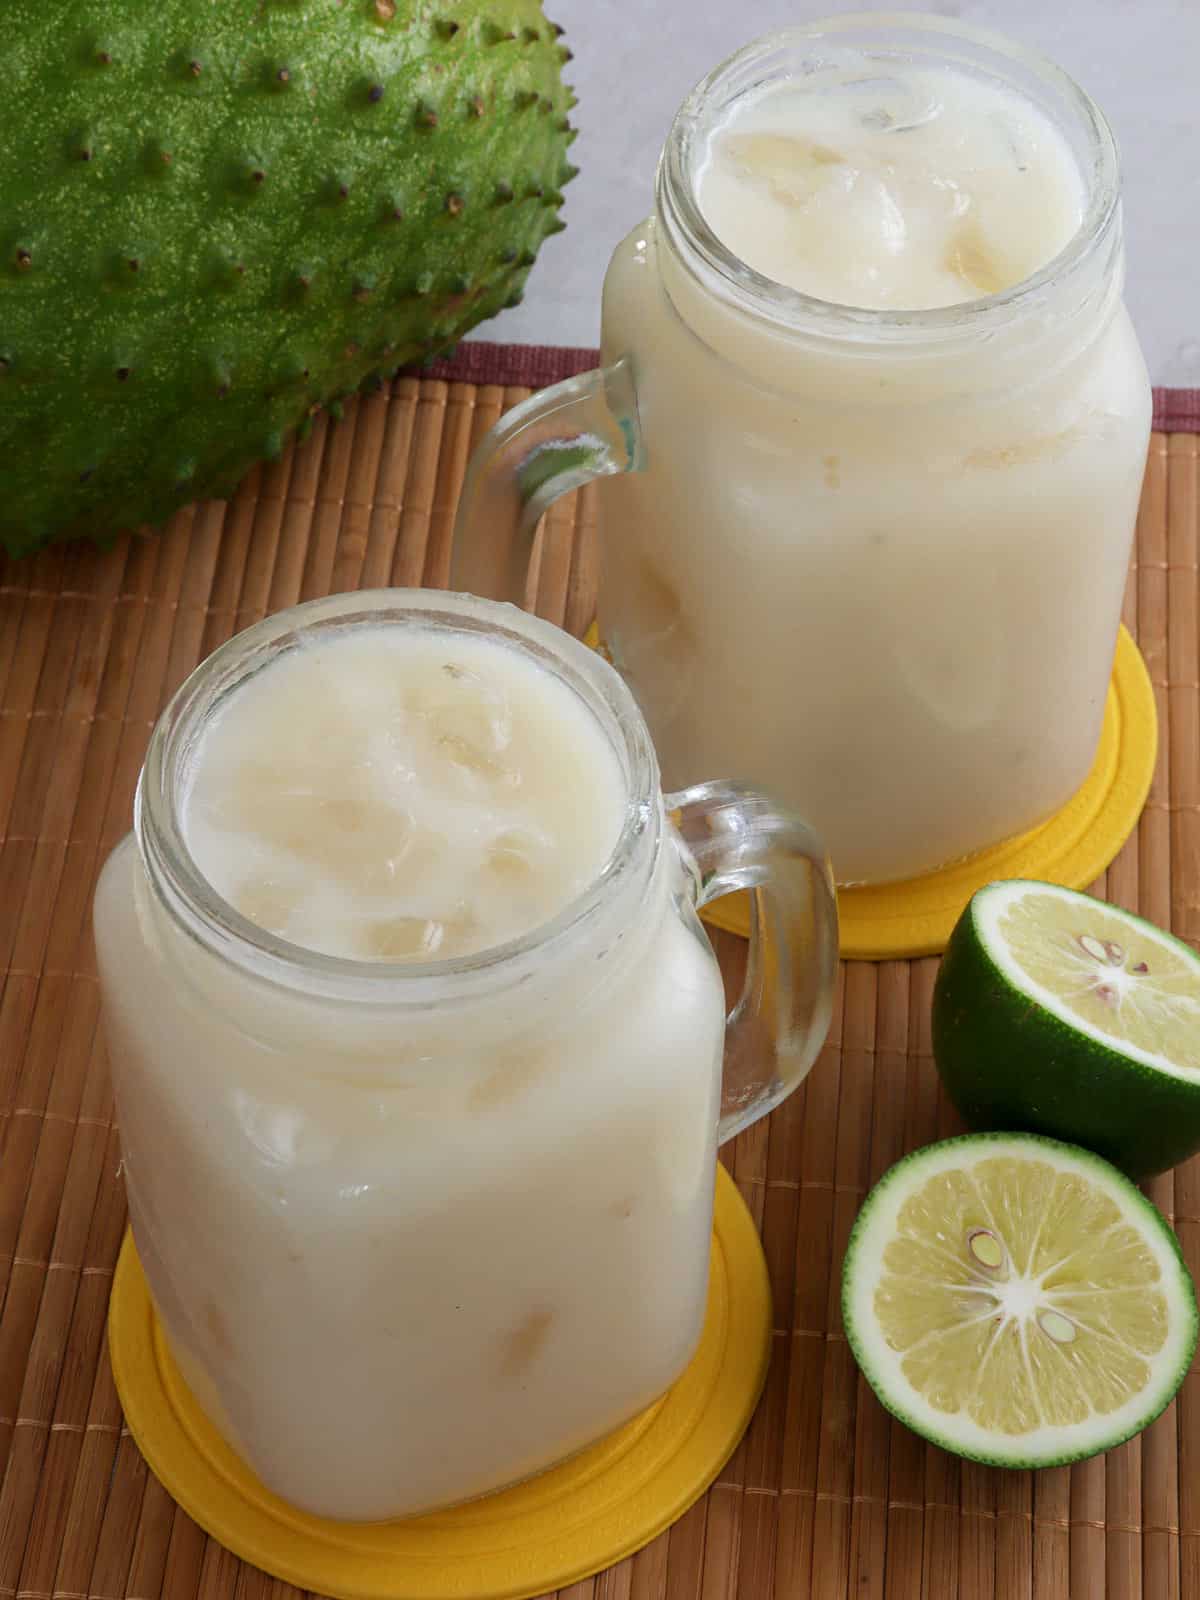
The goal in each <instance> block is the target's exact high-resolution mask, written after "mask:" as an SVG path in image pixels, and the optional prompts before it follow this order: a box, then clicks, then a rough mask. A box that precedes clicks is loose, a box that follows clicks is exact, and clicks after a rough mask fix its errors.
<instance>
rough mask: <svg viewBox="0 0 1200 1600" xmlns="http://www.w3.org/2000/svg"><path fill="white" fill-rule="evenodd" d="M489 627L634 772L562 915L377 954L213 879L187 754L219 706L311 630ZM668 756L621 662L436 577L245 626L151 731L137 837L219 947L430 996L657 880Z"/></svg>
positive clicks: (169, 899)
mask: <svg viewBox="0 0 1200 1600" xmlns="http://www.w3.org/2000/svg"><path fill="white" fill-rule="evenodd" d="M405 622H407V623H409V624H415V625H419V626H422V627H434V628H437V629H439V630H442V631H445V632H449V633H455V632H459V633H469V634H475V635H481V634H482V635H485V636H487V637H489V638H492V639H496V640H499V641H501V642H503V643H504V644H506V645H507V646H509V647H510V648H516V649H519V650H520V651H521V652H522V653H523V654H525V655H526V656H527V657H529V658H531V659H533V660H535V661H536V662H538V664H539V665H541V666H542V667H545V668H548V669H549V670H550V671H552V672H553V673H554V674H555V675H556V676H557V677H558V678H559V680H560V681H562V682H564V683H566V685H567V686H568V687H569V688H571V689H572V690H574V691H575V692H576V693H577V694H579V695H580V698H581V699H582V700H583V701H584V702H585V704H586V705H587V707H588V709H590V710H591V711H592V713H593V714H594V715H596V717H597V720H598V721H599V722H600V723H601V727H602V730H603V731H604V732H605V733H606V734H607V735H608V736H609V737H610V738H611V739H612V741H613V744H614V748H615V750H616V754H617V756H618V758H619V759H620V760H621V762H622V765H623V768H624V775H625V780H626V797H625V813H624V817H623V819H622V824H621V831H620V833H619V835H618V837H617V840H616V842H615V844H614V845H613V848H612V850H611V852H610V854H609V856H608V859H607V861H606V862H605V864H604V865H603V867H602V868H601V869H600V871H599V872H598V873H597V875H596V876H595V877H594V878H593V879H592V881H591V882H590V883H589V884H588V885H587V886H586V888H584V889H582V890H581V891H580V892H579V893H578V894H577V895H575V896H574V898H573V899H571V900H570V901H569V902H568V903H567V904H566V905H565V906H563V907H562V908H561V910H560V911H558V912H557V913H556V914H555V915H554V916H553V917H550V918H548V919H547V920H546V921H545V922H542V923H539V924H538V925H537V926H536V927H534V928H532V929H530V930H529V931H528V932H526V933H524V934H521V935H518V936H517V937H516V938H513V939H509V940H506V941H503V942H502V943H500V944H497V945H493V946H490V947H488V948H485V949H483V950H479V951H476V952H474V953H472V954H469V955H461V956H453V957H448V958H445V959H443V960H434V961H422V962H415V961H400V962H390V961H367V960H358V959H354V958H350V957H343V956H335V955H330V954H327V953H325V952H322V951H317V950H311V949H309V948H307V947H306V946H302V945H297V944H294V943H292V942H291V941H290V940H287V939H284V938H282V937H280V936H279V935H277V934H274V933H271V932H269V931H268V930H267V929H265V928H262V927H260V926H259V925H258V924H257V923H255V922H252V921H251V920H250V919H249V918H248V917H245V916H243V914H242V913H241V912H240V911H238V910H237V909H236V907H234V906H233V905H231V904H230V903H229V902H228V901H227V900H226V899H225V898H224V897H223V896H222V895H221V894H220V893H218V891H217V890H216V888H215V887H214V886H213V885H212V884H211V883H210V882H209V880H208V879H207V878H206V877H205V875H204V873H203V872H202V871H201V869H200V867H199V865H198V864H197V862H196V860H195V858H194V857H193V855H192V853H191V851H190V850H189V848H188V845H187V840H186V838H185V833H184V828H183V825H182V816H181V802H182V800H183V796H184V793H185V790H186V766H187V762H188V760H189V758H190V755H191V752H192V751H193V750H194V747H195V742H196V739H197V738H198V736H199V734H200V733H201V731H202V729H203V727H204V726H205V724H206V721H207V719H208V717H209V716H210V715H211V713H212V712H213V711H214V710H216V709H217V708H218V707H219V706H220V705H221V704H222V703H223V702H224V701H225V700H226V699H227V698H228V697H229V696H230V695H231V694H234V693H236V692H237V690H238V688H239V687H240V686H241V685H242V684H244V683H245V682H246V681H247V679H248V678H250V677H252V676H253V675H254V673H255V672H257V671H260V670H262V669H263V668H264V667H266V666H267V665H269V664H270V663H271V662H272V661H274V660H276V659H278V657H279V656H280V655H282V654H284V653H286V651H287V650H288V649H289V648H294V647H295V645H296V643H297V642H298V641H299V639H300V638H301V637H302V636H305V637H309V636H311V635H313V633H314V632H324V631H326V630H329V631H334V630H337V629H340V628H346V629H349V628H353V627H356V626H372V625H375V626H378V625H384V626H387V625H394V624H398V623H399V624H403V623H405ZM661 812H662V808H661V801H660V789H659V773H658V761H657V757H656V755H655V752H654V747H653V745H652V744H651V742H650V736H649V734H648V732H647V730H646V725H645V722H644V721H643V719H642V716H641V713H640V711H639V710H638V709H637V705H636V702H635V701H634V699H633V695H632V693H631V692H630V690H629V688H628V686H627V685H626V684H625V682H624V680H623V679H622V678H621V677H620V676H619V674H618V673H617V672H616V671H615V670H614V669H613V668H612V667H611V666H610V665H609V664H608V663H607V662H606V661H605V660H604V659H603V658H602V657H601V656H600V655H599V653H598V652H596V651H594V650H591V649H589V648H588V647H587V646H586V645H585V644H582V643H580V642H579V641H578V640H576V639H574V638H572V637H571V636H570V635H569V634H567V633H566V632H564V631H563V630H562V629H560V628H556V627H555V626H554V625H553V624H551V623H549V622H546V621H544V620H542V619H541V618H539V617H536V616H533V615H531V614H529V613H527V612H524V611H521V610H520V609H519V608H518V607H516V606H513V605H507V604H501V603H499V602H496V601H492V600H484V599H480V598H479V597H477V596H475V595H467V594H455V593H452V592H443V591H439V590H428V589H368V590H359V591H354V592H349V593H345V594H337V595H331V596H328V597H326V598H323V599H318V600H310V601H306V602H303V603H301V604H299V605H296V606H292V607H289V608H288V609H286V610H284V611H279V612H276V613H275V614H274V615H272V616H269V617H266V618H264V619H263V620H262V621H261V622H257V623H255V624H253V625H252V626H250V627H248V628H246V629H243V630H242V631H241V632H240V633H237V634H235V635H234V636H233V637H232V638H231V639H229V640H227V641H226V642H225V643H224V644H222V645H221V646H219V647H218V649H216V650H215V651H213V653H212V654H211V655H209V656H207V657H206V658H205V660H204V661H202V662H201V663H200V664H199V666H197V667H196V668H195V669H194V671H193V672H192V673H191V674H190V676H189V677H188V678H187V679H186V680H185V681H184V683H183V684H182V685H181V686H180V688H179V689H178V690H177V691H176V693H175V694H174V695H173V696H172V698H171V700H170V702H169V703H168V704H167V706H166V708H165V709H164V710H163V712H162V714H161V716H160V717H159V719H158V721H157V722H156V724H155V726H154V730H153V732H152V734H151V736H150V743H149V746H148V749H147V753H146V759H145V762H144V764H143V767H142V770H141V774H140V776H139V778H138V784H137V790H136V794H135V797H134V839H135V842H136V845H137V848H138V852H139V855H140V857H141V860H142V864H143V866H144V868H145V871H146V875H147V878H148V880H149V882H150V884H151V886H152V888H153V889H154V890H155V892H156V894H157V896H158V898H159V899H160V900H161V901H163V902H164V903H165V905H166V907H167V909H168V911H169V912H170V913H171V914H172V915H173V917H174V919H175V920H176V921H177V922H178V923H179V924H180V925H181V926H182V927H183V928H184V930H185V931H186V932H187V933H188V934H189V936H190V937H192V938H193V939H194V940H197V941H198V942H199V943H201V944H202V945H204V946H205V947H206V948H207V949H208V950H210V951H212V952H213V953H215V954H216V955H218V956H220V957H222V958H224V959H225V960H227V961H229V962H231V963H233V964H234V965H236V966H238V967H239V968H242V969H244V970H248V971H251V972H252V973H253V974H254V975H255V976H256V977H258V978H260V979H263V980H265V981H268V982H272V983H274V984H276V985H278V986H281V987H284V988H289V989H295V988H297V987H303V989H304V990H305V991H306V992H308V993H313V992H317V993H320V994H321V995H322V996H325V997H329V998H332V999H338V1000H354V1001H357V1002H368V1003H369V1002H379V1003H385V1004H389V1005H407V1004H419V1005H428V1004H432V1003H440V1002H444V1001H446V1000H448V999H457V998H466V997H468V996H469V995H474V994H477V993H479V991H480V989H481V987H482V988H483V989H490V988H494V987H497V986H503V985H505V984H507V983H509V982H511V981H513V978H514V973H515V970H516V969H517V968H519V967H520V965H521V964H522V962H523V961H525V960H527V959H529V958H533V957H538V956H544V955H546V954H548V953H549V951H550V949H551V947H555V948H558V947H561V946H564V945H565V944H566V942H567V941H569V940H570V939H571V938H572V936H573V935H574V934H575V933H576V932H577V930H579V929H580V928H581V925H583V924H585V923H590V922H593V920H594V919H595V918H596V917H597V916H598V915H599V914H600V913H602V912H603V910H604V908H605V906H606V905H607V904H608V903H610V902H611V901H612V899H613V898H614V897H615V896H616V895H617V892H618V889H619V886H620V885H621V884H628V885H630V886H631V887H632V886H635V885H644V882H645V881H646V880H647V879H648V877H649V874H650V873H651V871H652V870H653V863H654V860H655V859H656V856H657V850H658V845H659V842H660V833H661Z"/></svg>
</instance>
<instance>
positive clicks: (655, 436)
mask: <svg viewBox="0 0 1200 1600" xmlns="http://www.w3.org/2000/svg"><path fill="white" fill-rule="evenodd" d="M859 20H861V21H862V23H863V25H864V28H865V27H866V25H867V24H870V23H871V20H872V19H870V18H867V19H859ZM901 20H903V19H901ZM916 21H917V23H918V24H920V21H921V19H916ZM826 26H827V27H829V28H833V29H834V30H835V31H836V29H837V27H838V25H837V24H830V25H826ZM856 26H857V22H856V19H846V27H847V28H848V29H851V30H853V29H854V28H855V27H856ZM930 26H931V28H934V29H943V30H945V31H946V32H947V33H948V34H952V35H953V38H951V39H950V41H949V45H948V48H949V47H950V46H954V45H956V44H957V36H958V34H959V33H960V32H961V33H962V34H963V35H964V36H966V37H968V38H970V37H972V36H971V35H970V34H969V30H965V29H963V30H959V29H958V28H957V25H952V24H940V23H931V24H930ZM812 31H813V33H814V35H819V34H820V33H821V27H820V26H818V27H816V28H814V29H813V30H812ZM919 32H920V30H919V28H918V33H919ZM939 38H940V35H937V34H935V36H934V37H933V40H932V44H933V48H934V50H935V51H936V49H937V47H938V43H939ZM928 44H929V41H927V40H925V39H924V38H923V37H918V38H917V42H916V45H915V46H913V47H912V50H911V54H912V57H913V59H911V60H910V59H908V58H907V56H906V51H908V50H909V46H908V45H907V44H906V45H905V46H904V47H902V48H899V47H898V48H897V49H895V50H894V51H892V52H891V53H890V54H889V53H887V51H885V50H883V49H882V48H881V51H880V53H879V54H872V53H871V52H869V51H868V50H867V49H866V46H865V45H864V46H863V48H862V49H861V50H860V49H857V48H855V47H854V46H855V35H854V34H853V32H851V35H850V38H849V42H848V43H846V42H844V41H841V40H838V41H834V42H830V44H829V46H828V48H827V49H826V48H825V43H824V40H823V39H822V38H814V39H813V40H812V41H811V45H810V41H809V39H808V37H807V31H806V30H797V34H796V35H795V36H793V35H786V34H785V35H781V36H779V38H778V40H774V41H773V40H767V41H764V42H763V43H762V45H761V46H760V47H753V48H752V49H751V50H749V51H747V52H745V53H744V54H743V57H741V58H735V61H734V63H732V64H730V65H729V66H727V68H725V69H722V70H721V71H720V72H718V73H717V74H714V76H713V78H712V79H710V80H709V82H708V84H707V85H705V86H702V88H701V90H699V91H697V95H696V96H694V97H693V100H692V102H690V103H689V106H687V107H685V108H684V111H683V113H681V117H680V122H679V123H678V124H677V127H676V132H675V133H673V135H672V141H671V142H670V143H669V144H668V150H667V153H666V155H665V156H664V163H663V170H662V171H661V172H660V180H659V205H658V209H657V211H656V214H655V216H654V217H653V218H651V219H650V221H649V222H647V223H646V224H644V225H642V226H640V227H639V228H637V229H635V230H634V231H633V233H631V234H630V235H629V237H628V238H627V239H626V240H625V241H624V243H623V244H622V245H621V246H620V247H619V248H618V250H617V253H616V255H615V257H614V259H613V262H612V264H611V266H610V269H609V273H608V277H607V280H606V284H605V294H604V338H603V342H604V360H605V361H606V362H612V361H615V360H616V359H617V358H619V357H621V356H623V355H624V356H627V357H629V359H630V361H631V362H632V374H633V382H634V385H635V387H636V405H637V418H638V427H639V429H640V433H641V436H642V438H643V451H644V461H643V463H642V466H641V469H640V470H637V471H632V472H628V473H626V474H625V475H624V476H617V477H614V478H613V479H612V480H611V482H609V483H606V484H605V485H604V486H603V488H602V490H601V493H600V495H599V497H598V499H599V508H600V518H601V532H602V537H601V551H602V560H603V563H604V571H603V581H602V586H601V595H600V606H599V620H600V626H601V631H602V633H603V635H604V637H605V639H606V642H607V643H608V645H609V648H610V650H611V652H612V655H613V659H614V660H615V661H616V663H617V664H618V666H619V667H620V669H621V671H622V672H623V673H624V675H625V676H626V677H627V679H628V680H629V682H630V684H631V686H632V687H633V689H634V692H635V693H636V695H637V697H638V699H639V702H640V703H641V705H642V707H643V709H644V710H645V712H646V716H647V721H648V723H649V725H650V729H651V732H652V734H653V736H654V739H655V743H656V745H657V748H658V751H659V757H660V760H661V762H662V767H663V776H664V781H665V782H666V784H667V785H668V786H672V785H675V784H678V783H683V782H690V781H692V780H693V779H694V778H695V777H696V776H697V775H698V774H700V773H711V772H714V771H719V772H724V773H727V774H730V775H734V776H737V777H741V778H745V779H746V780H747V781H750V782H753V783H754V784H756V785H759V786H761V787H763V788H764V789H766V790H767V791H768V792H770V793H772V794H774V795H775V796H776V797H777V798H778V799H779V800H780V801H782V802H784V803H785V804H788V805H790V806H793V807H794V808H795V809H796V810H798V811H799V812H800V813H801V814H802V815H804V816H806V817H807V818H808V819H809V820H810V821H811V822H812V823H813V825H814V826H815V827H816V828H817V829H818V830H819V831H820V832H821V834H822V835H823V837H824V839H825V841H826V844H827V846H828V848H829V852H830V856H831V858H832V861H833V867H834V872H835V874H836V876H837V877H838V879H839V881H842V882H856V881H863V880H867V881H880V880H887V879H895V878H902V877H906V876H909V875H911V874H916V873H920V872H924V871H927V870H929V869H932V868H934V867H936V866H938V865H939V864H942V863H944V862H946V861H949V860H953V859H955V858H957V857H960V856H962V855H965V854H968V853H970V852H972V851H975V850H978V849H980V848H982V847H984V846H987V845H990V844H994V843H997V842H999V841H1000V840H1001V839H1004V838H1006V837H1009V836H1011V835H1014V834H1016V833H1019V832H1021V831H1022V830H1024V829H1026V828H1029V827H1031V826H1033V825H1034V824H1036V823H1037V822H1039V821H1041V820H1043V819H1044V818H1045V817H1047V816H1048V815H1049V814H1050V813H1051V812H1053V811H1054V810H1055V809H1056V808H1057V807H1058V806H1060V805H1062V804H1063V803H1065V801H1066V800H1067V799H1068V798H1069V797H1070V795H1071V794H1072V793H1073V792H1074V790H1075V789H1076V788H1077V787H1078V786H1079V785H1080V784H1081V783H1082V782H1083V780H1084V778H1085V777H1086V775H1087V772H1088V769H1089V766H1090V764H1091V761H1092V758H1093V755H1094V752H1095V748H1096V744H1097V740H1098V737H1099V732H1100V726H1101V720H1102V715H1103V709H1104V703H1105V695H1106V690H1107V685H1108V680H1109V673H1110V668H1111V662H1112V655H1113V648H1114V644H1115V640H1116V632H1117V625H1118V619H1119V614H1120V607H1121V599H1122V592H1123V588H1124V583H1125V575H1126V568H1127V562H1128V558H1129V550H1130V543H1131V538H1132V533H1133V528H1134V522H1135V517H1136V508H1137V501H1138V494H1139V490H1140V485H1141V476H1142V469H1143V464H1144V459H1145V452H1146V445H1147V438H1148V430H1149V421H1150V391H1149V385H1148V381H1147V377H1146V372H1145V367H1144V364H1143V362H1142V358H1141V355H1140V352H1139V350H1138V346H1137V343H1136V340H1135V338H1134V335H1133V332H1132V330H1131V327H1130V324H1129V321H1128V318H1127V316H1126V313H1125V311H1124V309H1123V307H1122V305H1121V301H1120V287H1121V272H1122V255H1121V235H1120V212H1119V207H1118V204H1117V199H1116V190H1115V157H1114V156H1113V155H1112V148H1111V140H1110V138H1109V136H1108V134H1107V130H1106V129H1105V128H1104V126H1103V124H1102V122H1100V121H1099V119H1098V114H1096V113H1095V108H1094V107H1091V106H1090V102H1086V101H1085V99H1084V97H1083V96H1082V95H1081V94H1080V93H1079V91H1077V90H1075V89H1074V86H1073V85H1070V84H1069V83H1068V81H1067V80H1065V79H1063V78H1062V77H1061V75H1059V74H1057V73H1056V72H1055V70H1054V69H1052V68H1050V67H1049V66H1048V65H1046V64H1037V66H1036V71H1034V70H1033V69H1032V68H1031V69H1029V70H1028V71H1025V69H1024V68H1020V69H1019V68H1018V66H1014V65H1013V63H1012V62H1010V61H1009V60H1008V59H1007V57H1005V56H1000V57H999V66H997V56H996V54H995V53H991V54H988V52H983V54H982V55H981V60H982V59H983V56H986V62H987V70H986V71H985V70H983V69H982V67H981V68H980V70H973V69H972V68H970V67H968V66H966V65H964V66H962V67H959V66H957V65H938V64H936V62H932V63H931V62H929V61H924V60H922V59H919V58H920V56H921V52H922V51H923V52H924V55H925V56H928V55H929V49H928ZM963 48H964V49H965V48H966V47H965V46H964V47H963ZM980 49H981V51H982V47H980ZM755 50H757V51H758V54H755V53H754V52H755ZM988 50H989V51H991V50H992V47H991V46H990V45H989V47H988ZM995 50H996V51H998V50H999V46H996V47H995ZM789 53H790V54H789ZM1013 54H1014V56H1015V55H1016V52H1013ZM801 56H803V57H804V64H803V65H802V66H801V65H797V64H796V61H797V60H798V59H799V57H801ZM785 57H786V58H788V61H789V62H790V63H791V64H790V65H788V63H787V62H785V63H784V64H783V65H781V64H780V63H781V61H784V58H785ZM792 58H795V59H792ZM739 62H740V63H741V64H740V65H739ZM1010 68H1011V72H1012V75H1013V77H1014V80H1015V79H1016V78H1018V77H1021V73H1022V71H1024V78H1023V79H1022V81H1023V82H1026V83H1028V84H1031V85H1032V87H1031V88H1030V90H1029V93H1028V94H1026V93H1025V92H1024V91H1023V90H1020V89H1018V88H1017V87H1014V85H1013V84H1011V83H1008V82H1006V81H1005V74H1006V72H1008V70H1009V69H1010ZM1039 96H1041V97H1042V98H1043V99H1045V100H1046V101H1047V104H1049V103H1050V102H1053V103H1054V106H1055V107H1056V112H1055V116H1054V117H1052V116H1051V114H1050V112H1049V111H1048V110H1043V109H1041V108H1040V106H1039V104H1037V103H1035V101H1036V100H1037V98H1038V97H1039ZM1072 119H1074V121H1072ZM681 128H682V130H683V131H682V132H681V131H680V129H681ZM1065 129H1069V130H1073V131H1071V132H1068V131H1064V130H1065ZM1093 158H1094V159H1093ZM1097 174H1099V176H1098V175H1097ZM1106 185H1108V188H1107V189H1106V187H1105V186H1106ZM747 268H749V269H753V271H752V272H747V270H746V269H747ZM755 274H757V276H755Z"/></svg>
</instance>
